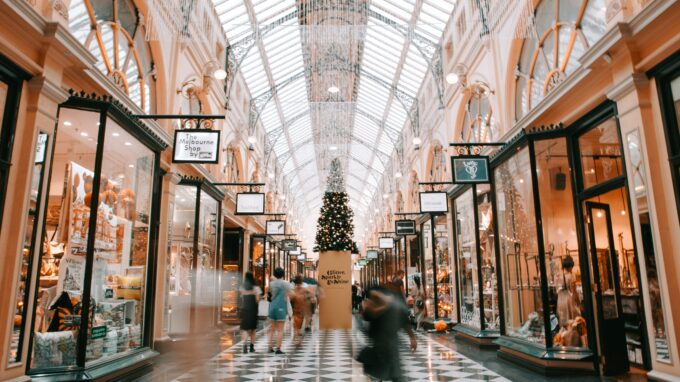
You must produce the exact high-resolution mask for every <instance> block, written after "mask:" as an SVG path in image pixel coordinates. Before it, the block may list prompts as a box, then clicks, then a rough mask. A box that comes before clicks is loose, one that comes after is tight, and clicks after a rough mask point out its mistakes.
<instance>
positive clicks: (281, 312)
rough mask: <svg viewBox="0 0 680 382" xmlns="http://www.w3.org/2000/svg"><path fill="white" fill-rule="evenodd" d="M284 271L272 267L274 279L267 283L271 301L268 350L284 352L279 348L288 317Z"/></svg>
mask: <svg viewBox="0 0 680 382" xmlns="http://www.w3.org/2000/svg"><path fill="white" fill-rule="evenodd" d="M285 274H286V272H285V271H284V270H283V268H281V267H277V268H276V269H274V280H272V281H271V282H270V283H269V293H271V296H272V297H271V302H270V303H269V352H270V353H274V352H275V353H276V354H284V353H283V351H282V350H281V344H282V342H283V328H284V326H285V324H286V318H287V317H288V302H289V301H288V294H289V293H290V291H291V289H292V288H291V286H290V283H289V282H287V281H285V280H283V277H284V276H285Z"/></svg>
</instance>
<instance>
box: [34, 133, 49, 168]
mask: <svg viewBox="0 0 680 382" xmlns="http://www.w3.org/2000/svg"><path fill="white" fill-rule="evenodd" d="M46 150H47V134H45V133H39V134H38V142H37V143H36V145H35V164H40V163H44V162H45V151H46Z"/></svg>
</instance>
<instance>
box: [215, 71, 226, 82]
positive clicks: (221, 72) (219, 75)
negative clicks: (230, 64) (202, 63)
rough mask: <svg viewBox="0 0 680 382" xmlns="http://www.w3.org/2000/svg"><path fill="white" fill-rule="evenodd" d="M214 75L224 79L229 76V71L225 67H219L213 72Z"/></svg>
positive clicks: (216, 77)
mask: <svg viewBox="0 0 680 382" xmlns="http://www.w3.org/2000/svg"><path fill="white" fill-rule="evenodd" d="M213 77H215V79H218V80H223V79H225V78H227V71H226V70H224V69H217V70H215V71H214V72H213Z"/></svg>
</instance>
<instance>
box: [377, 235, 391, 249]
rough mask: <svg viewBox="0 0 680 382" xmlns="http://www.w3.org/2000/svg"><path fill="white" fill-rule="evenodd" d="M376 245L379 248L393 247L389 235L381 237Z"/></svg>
mask: <svg viewBox="0 0 680 382" xmlns="http://www.w3.org/2000/svg"><path fill="white" fill-rule="evenodd" d="M378 247H379V248H380V249H392V248H394V239H392V238H391V237H381V238H380V240H379V241H378Z"/></svg>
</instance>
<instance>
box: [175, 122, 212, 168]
mask: <svg viewBox="0 0 680 382" xmlns="http://www.w3.org/2000/svg"><path fill="white" fill-rule="evenodd" d="M173 147H174V148H175V149H174V152H173V155H172V162H173V163H213V164H216V163H218V161H219V147H220V131H219V130H208V129H185V130H175V144H174V146H173Z"/></svg>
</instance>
